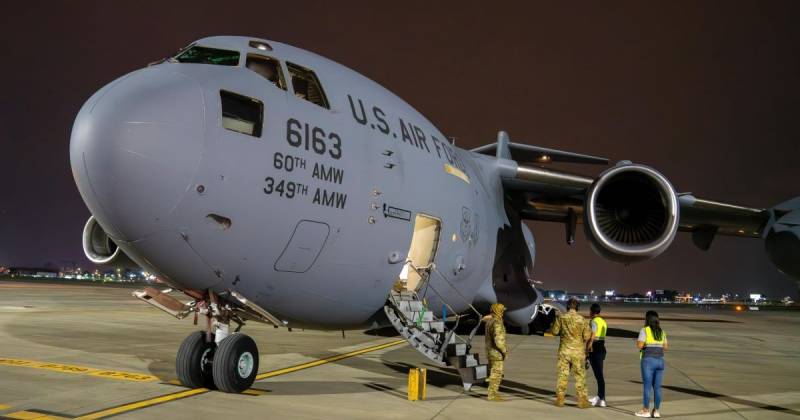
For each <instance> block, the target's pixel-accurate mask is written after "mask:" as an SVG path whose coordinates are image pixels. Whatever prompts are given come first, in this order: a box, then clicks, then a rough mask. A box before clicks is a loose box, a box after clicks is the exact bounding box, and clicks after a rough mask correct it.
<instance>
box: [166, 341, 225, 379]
mask: <svg viewBox="0 0 800 420" xmlns="http://www.w3.org/2000/svg"><path fill="white" fill-rule="evenodd" d="M215 350H216V344H214V341H213V337H212V341H211V342H210V343H207V342H206V333H205V332H203V331H197V332H193V333H191V334H189V336H188V337H186V338H185V339H184V340H183V343H181V346H180V348H178V355H177V356H176V357H175V372H176V373H177V374H178V380H179V381H181V383H182V384H183V385H184V386H187V387H189V388H211V389H213V388H214V378H213V376H212V373H213V365H212V361H213V359H214V353H215ZM204 357H205V359H204Z"/></svg>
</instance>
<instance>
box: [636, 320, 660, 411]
mask: <svg viewBox="0 0 800 420" xmlns="http://www.w3.org/2000/svg"><path fill="white" fill-rule="evenodd" d="M636 346H637V347H639V357H640V358H641V369H642V385H643V388H644V392H643V394H644V395H643V397H642V409H641V410H639V411H637V412H635V413H634V414H635V415H636V416H637V417H651V416H652V417H656V418H660V417H661V412H660V409H661V381H662V380H663V378H664V352H665V351H666V350H667V348H668V347H669V343H668V342H667V333H666V332H664V330H662V329H661V324H660V322H659V319H658V313H657V312H656V311H647V313H646V314H645V316H644V328H642V330H641V331H639V338H637V339H636ZM651 390H652V391H653V398H654V403H655V404H654V406H653V411H652V412H651V411H650V391H651Z"/></svg>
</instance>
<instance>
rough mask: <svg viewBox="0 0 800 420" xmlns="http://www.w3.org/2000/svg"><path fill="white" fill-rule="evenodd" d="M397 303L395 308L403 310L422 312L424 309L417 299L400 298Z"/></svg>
mask: <svg viewBox="0 0 800 420" xmlns="http://www.w3.org/2000/svg"><path fill="white" fill-rule="evenodd" d="M397 303H398V305H397V308H398V309H400V310H401V311H403V312H422V310H423V309H425V307H424V305H423V304H422V302H420V301H418V300H401V301H400V302H397Z"/></svg>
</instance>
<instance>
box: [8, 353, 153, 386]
mask: <svg viewBox="0 0 800 420" xmlns="http://www.w3.org/2000/svg"><path fill="white" fill-rule="evenodd" d="M0 366H15V367H27V368H33V369H45V370H51V371H54V372H61V373H74V374H81V375H83V374H89V375H91V376H99V377H102V378H112V379H121V380H125V381H135V382H151V381H156V380H158V377H156V376H153V375H146V374H142V373H133V372H121V371H116V370H102V369H95V368H90V367H84V366H75V365H66V364H63V363H53V362H39V361H36V360H25V359H9V358H5V357H0Z"/></svg>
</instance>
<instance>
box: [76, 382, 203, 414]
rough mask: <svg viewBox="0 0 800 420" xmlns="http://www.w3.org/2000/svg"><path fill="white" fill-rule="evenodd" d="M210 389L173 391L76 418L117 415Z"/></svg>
mask: <svg viewBox="0 0 800 420" xmlns="http://www.w3.org/2000/svg"><path fill="white" fill-rule="evenodd" d="M208 391H209V390H208V389H207V388H197V389H189V390H186V391H180V392H173V393H171V394H166V395H161V396H158V397H155V398H149V399H146V400H142V401H136V402H133V403H128V404H123V405H119V406H116V407H111V408H106V409H105V410H100V411H95V412H93V413H89V414H85V415H83V416H79V417H76V419H77V420H94V419H101V418H104V417H109V416H115V415H117V414H122V413H126V412H128V411H133V410H138V409H141V408H145V407H152V406H154V405H157V404H163V403H165V402H169V401H174V400H179V399H181V398H186V397H191V396H194V395H199V394H205V393H206V392H208Z"/></svg>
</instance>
